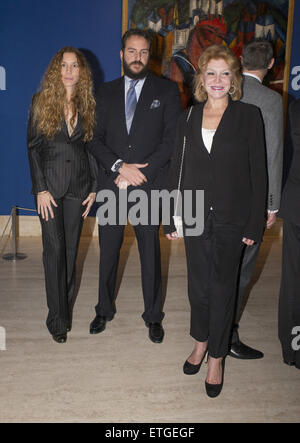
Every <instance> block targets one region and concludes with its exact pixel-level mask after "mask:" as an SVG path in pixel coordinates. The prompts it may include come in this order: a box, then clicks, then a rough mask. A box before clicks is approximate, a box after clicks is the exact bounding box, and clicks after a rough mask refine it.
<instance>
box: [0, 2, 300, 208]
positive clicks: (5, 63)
mask: <svg viewBox="0 0 300 443" xmlns="http://www.w3.org/2000/svg"><path fill="white" fill-rule="evenodd" d="M295 3H296V5H295V16H294V34H293V45H292V59H291V79H290V87H289V92H290V94H292V95H293V96H295V97H297V98H300V46H298V45H297V41H298V42H299V41H300V29H299V26H298V24H299V22H300V1H296V2H295ZM121 23H122V0H111V1H108V0H85V1H83V0H1V3H0V147H1V169H0V189H1V191H0V192H1V200H0V215H4V214H9V213H10V210H11V207H12V205H15V204H16V205H19V206H23V207H28V208H34V202H33V198H32V196H31V194H30V189H31V181H30V176H29V168H28V160H27V148H26V126H27V116H28V108H29V105H30V101H31V97H32V95H33V93H34V92H35V91H36V89H37V87H38V85H39V82H40V80H41V77H42V75H43V73H44V71H45V69H46V67H47V65H48V63H49V61H50V58H51V57H52V56H53V55H54V54H55V53H56V52H57V51H58V50H59V49H60V48H61V47H63V46H66V45H72V46H75V47H78V48H80V49H83V50H84V51H85V53H86V55H87V56H88V58H89V61H90V63H91V64H92V68H93V71H94V73H95V77H94V78H95V83H96V85H97V84H99V82H101V81H103V80H104V81H108V80H111V79H113V78H116V77H118V76H119V75H120V60H119V49H120V39H121V27H122V26H121ZM297 28H298V29H297ZM1 67H3V68H4V69H5V73H6V85H5V86H6V90H1V89H3V82H4V76H3V74H4V70H3V69H1ZM293 69H294V74H292V72H293ZM20 213H22V212H20ZM25 214H28V213H25Z"/></svg>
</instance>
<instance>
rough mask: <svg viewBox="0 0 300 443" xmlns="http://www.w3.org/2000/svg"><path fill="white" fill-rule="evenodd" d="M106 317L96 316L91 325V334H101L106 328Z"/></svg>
mask: <svg viewBox="0 0 300 443" xmlns="http://www.w3.org/2000/svg"><path fill="white" fill-rule="evenodd" d="M106 321H107V319H106V317H104V316H103V315H96V317H95V318H94V320H93V321H92V323H91V324H90V334H100V332H102V331H104V329H105V327H106Z"/></svg>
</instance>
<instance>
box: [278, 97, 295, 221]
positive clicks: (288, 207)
mask: <svg viewBox="0 0 300 443" xmlns="http://www.w3.org/2000/svg"><path fill="white" fill-rule="evenodd" d="M289 117H290V124H291V138H292V144H293V159H292V163H291V166H290V170H289V173H288V177H287V181H286V183H285V186H284V188H283V193H282V197H281V206H280V211H279V213H278V215H279V216H280V217H282V218H284V219H286V220H289V221H291V222H293V223H295V224H300V204H299V199H300V100H295V101H293V102H292V103H291V104H290V106H289Z"/></svg>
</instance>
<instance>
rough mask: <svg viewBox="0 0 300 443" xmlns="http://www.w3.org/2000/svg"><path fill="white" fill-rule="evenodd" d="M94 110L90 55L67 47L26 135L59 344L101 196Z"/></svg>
mask: <svg viewBox="0 0 300 443" xmlns="http://www.w3.org/2000/svg"><path fill="white" fill-rule="evenodd" d="M94 114H95V100H94V97H93V93H92V77H91V72H90V69H89V67H88V65H87V62H86V60H85V57H84V56H83V54H82V53H81V52H80V51H78V50H77V49H75V48H72V47H65V48H63V49H61V50H60V51H59V52H58V53H57V54H56V55H55V56H54V57H53V59H52V60H51V62H50V64H49V67H48V69H47V71H46V73H45V75H44V78H43V81H42V85H41V89H40V91H39V92H38V93H37V94H36V95H35V96H34V98H33V101H32V106H31V113H30V120H29V124H28V138H27V142H28V155H29V164H30V172H31V178H32V193H33V194H34V195H35V200H36V206H37V211H38V214H39V217H40V221H41V226H42V240H43V263H44V270H45V280H46V294H47V304H48V308H49V313H48V318H47V327H48V329H49V332H50V333H51V334H52V336H53V339H54V340H55V341H56V342H58V343H64V342H66V340H67V332H68V331H69V330H70V329H71V318H72V306H73V302H74V300H73V298H74V287H75V262H76V255H77V249H78V244H79V238H80V234H81V229H82V222H83V219H85V218H86V217H87V215H88V213H89V211H90V208H91V206H92V204H93V203H94V201H95V198H96V190H97V163H96V160H95V159H94V158H93V157H92V155H91V154H90V153H89V152H88V151H87V150H86V142H88V141H89V140H91V139H92V137H93V130H94V119H95V118H94Z"/></svg>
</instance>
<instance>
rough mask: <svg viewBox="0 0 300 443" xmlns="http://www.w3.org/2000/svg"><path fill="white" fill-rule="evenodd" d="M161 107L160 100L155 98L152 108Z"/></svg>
mask: <svg viewBox="0 0 300 443" xmlns="http://www.w3.org/2000/svg"><path fill="white" fill-rule="evenodd" d="M159 107H160V101H159V100H153V102H152V103H151V106H150V109H156V108H159Z"/></svg>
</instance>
